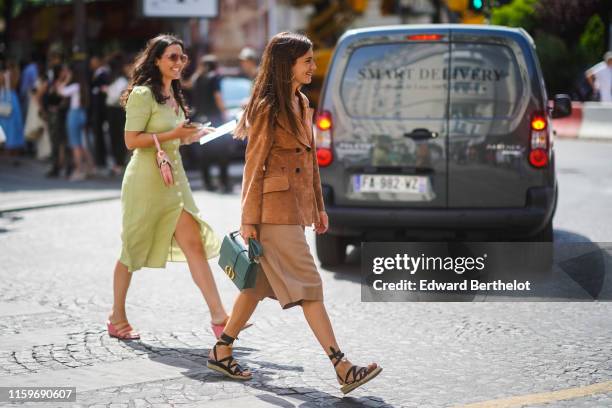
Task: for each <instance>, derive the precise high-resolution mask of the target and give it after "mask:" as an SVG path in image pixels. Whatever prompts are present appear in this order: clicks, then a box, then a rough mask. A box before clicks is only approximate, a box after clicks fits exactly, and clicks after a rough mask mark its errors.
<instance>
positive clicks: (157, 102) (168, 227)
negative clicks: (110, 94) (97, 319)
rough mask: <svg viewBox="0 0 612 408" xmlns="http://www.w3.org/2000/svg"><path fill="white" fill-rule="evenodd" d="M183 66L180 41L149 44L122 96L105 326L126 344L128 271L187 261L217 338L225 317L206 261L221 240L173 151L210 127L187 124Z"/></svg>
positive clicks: (131, 334)
mask: <svg viewBox="0 0 612 408" xmlns="http://www.w3.org/2000/svg"><path fill="white" fill-rule="evenodd" d="M187 61H188V58H187V55H185V52H184V47H183V42H182V41H181V40H179V39H178V38H176V37H174V36H171V35H160V36H157V37H155V38H153V39H151V40H150V41H149V42H148V43H147V46H146V48H145V49H144V50H143V51H142V52H141V53H140V54H139V55H138V56H137V57H136V60H135V62H134V69H133V74H132V78H131V80H130V84H129V86H128V89H127V90H126V91H125V92H124V94H123V96H122V99H121V101H122V105H123V106H125V110H126V123H125V144H126V146H127V147H128V149H130V150H132V149H133V150H134V154H133V155H132V158H131V160H130V162H129V164H128V166H127V168H126V171H125V175H124V178H123V185H122V187H121V206H122V213H123V215H122V216H123V220H122V223H123V231H122V233H121V239H122V249H121V255H120V258H119V260H118V261H117V264H116V266H115V271H114V281H113V293H114V300H113V308H112V311H111V313H110V315H109V317H108V322H107V328H108V334H109V335H110V336H112V337H117V338H120V339H124V340H130V339H137V338H140V336H139V334H138V333H136V332H135V331H134V330H133V329H132V326H131V325H130V324H129V323H128V318H127V313H126V310H125V299H126V296H127V291H128V288H129V285H130V280H131V278H132V273H133V272H135V271H137V270H139V269H140V268H142V267H149V268H163V267H165V265H166V262H167V261H175V262H176V261H185V260H186V261H187V263H188V265H189V270H190V272H191V276H192V277H193V280H194V282H195V283H196V285H197V286H198V288H199V289H200V291H201V293H202V295H203V296H204V299H205V301H206V303H207V304H208V308H209V310H210V314H211V328H212V330H213V332H214V333H215V335H216V336H218V335H220V333H221V332H222V331H223V328H224V327H225V323H226V322H227V319H228V315H227V313H226V311H225V308H224V307H223V303H222V302H221V298H220V296H219V292H218V290H217V286H216V284H215V280H214V278H213V275H212V272H211V269H210V266H209V264H208V261H207V258H208V259H209V258H214V257H216V256H217V255H218V254H219V248H220V242H219V239H218V238H217V237H216V236H215V233H214V232H213V230H212V228H211V227H210V226H209V225H208V224H207V223H206V222H205V221H204V220H203V219H202V218H201V214H200V212H199V211H198V208H197V206H196V204H195V201H194V199H193V196H192V193H191V189H190V188H189V182H188V180H187V176H186V174H185V170H184V169H183V165H182V161H181V158H180V154H179V150H178V148H179V145H180V144H181V143H193V142H194V141H196V140H198V139H199V138H200V137H202V136H203V135H205V134H207V133H209V132H210V131H212V130H213V129H211V128H205V129H199V128H196V127H192V126H189V125H188V123H187V121H186V120H185V118H186V116H187V112H188V109H187V106H186V104H185V99H184V97H183V93H182V89H181V82H180V78H181V73H182V71H183V69H184V68H185V66H186V64H187ZM156 141H159V144H160V145H161V148H162V149H163V150H164V151H165V152H166V153H167V155H168V157H169V159H170V162H171V164H172V176H173V179H174V180H173V184H171V185H169V186H166V185H165V183H164V181H163V180H162V177H160V173H159V169H158V167H157V163H156V152H157V150H156V147H155V146H156ZM143 203H146V205H143Z"/></svg>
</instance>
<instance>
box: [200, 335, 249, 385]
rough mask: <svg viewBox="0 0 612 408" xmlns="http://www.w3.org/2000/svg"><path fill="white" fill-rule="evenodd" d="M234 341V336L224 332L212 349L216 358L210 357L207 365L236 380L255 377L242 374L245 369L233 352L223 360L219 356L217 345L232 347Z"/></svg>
mask: <svg viewBox="0 0 612 408" xmlns="http://www.w3.org/2000/svg"><path fill="white" fill-rule="evenodd" d="M233 343H234V338H233V337H231V336H228V335H227V334H225V333H222V334H221V336H220V337H219V341H217V343H215V346H214V347H213V349H212V352H213V356H214V357H215V358H214V359H212V358H209V359H208V363H207V364H206V366H207V367H208V368H210V369H211V370H215V371H216V372H218V373H221V374H223V375H225V376H227V377H230V378H233V379H234V380H250V379H251V378H253V376H252V375H251V374H249V375H242V373H243V372H244V371H245V370H244V369H243V368H242V367H241V366H240V364H238V361H237V360H236V359H235V358H234V357H233V356H232V355H231V354H230V355H229V356H227V357H224V358H222V359H221V360H219V358H218V357H217V346H229V347H230V348H231V347H232V344H233Z"/></svg>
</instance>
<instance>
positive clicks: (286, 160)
mask: <svg viewBox="0 0 612 408" xmlns="http://www.w3.org/2000/svg"><path fill="white" fill-rule="evenodd" d="M315 68H316V65H315V63H314V60H313V53H312V43H311V42H310V40H309V39H308V38H306V37H305V36H303V35H300V34H294V33H280V34H277V35H276V36H274V37H273V38H272V39H271V40H270V42H269V43H268V45H267V46H266V49H265V51H264V54H263V58H262V64H261V67H260V70H259V73H258V75H257V78H256V80H255V86H254V89H253V96H252V97H251V100H250V101H249V103H248V105H247V108H246V111H245V113H244V115H243V117H242V119H241V121H240V123H239V124H238V128H237V130H236V136H237V137H238V138H246V137H248V145H247V151H246V163H245V168H244V177H243V185H242V220H241V222H242V225H241V228H240V232H241V235H242V237H243V238H244V239H245V241H247V240H248V238H257V239H258V240H259V241H260V242H261V244H262V246H263V250H264V254H263V256H262V257H261V259H260V264H261V268H260V271H259V272H258V276H257V281H256V285H255V288H253V289H245V290H243V291H242V292H241V293H240V295H239V296H238V298H237V299H236V303H235V304H234V308H233V311H232V314H231V316H230V320H229V321H228V323H227V325H226V326H225V331H224V332H223V334H222V335H221V337H220V341H218V342H217V343H216V344H215V346H214V347H213V348H212V350H211V351H210V354H209V360H208V367H210V368H211V369H213V370H216V371H218V372H220V373H222V374H224V375H226V376H228V377H231V378H235V379H241V380H248V379H250V378H251V373H250V372H249V371H248V370H245V369H243V368H242V367H240V365H239V364H238V363H237V361H236V360H235V359H234V358H233V357H232V343H233V341H234V339H235V338H236V336H238V333H239V331H240V328H241V327H243V326H244V324H245V323H246V322H247V320H248V319H249V317H250V316H251V315H252V314H253V312H254V311H255V308H256V306H257V303H258V302H259V301H260V300H262V299H263V298H265V297H270V298H273V299H277V300H278V302H279V303H280V305H281V307H282V308H284V309H286V308H289V307H292V306H296V305H300V306H301V307H302V310H303V312H304V316H305V317H306V320H307V321H308V324H309V326H310V328H311V330H312V331H313V333H314V335H315V336H316V338H317V340H318V341H319V343H320V344H321V347H323V350H324V351H325V352H326V353H329V354H328V357H329V358H330V360H331V361H332V363H333V365H334V368H335V370H336V372H337V376H338V382H339V383H340V385H341V391H342V392H343V393H345V394H346V393H348V392H350V391H352V390H353V389H355V388H357V387H359V386H360V385H363V384H365V383H366V382H368V381H369V380H371V379H372V378H374V377H375V376H376V375H378V374H379V373H380V371H381V370H382V368H381V367H379V366H378V365H377V364H376V363H372V364H370V365H368V366H367V367H358V366H355V365H352V364H351V363H350V362H349V361H348V360H346V359H345V358H344V353H342V352H341V351H340V350H339V347H338V343H337V342H336V338H335V336H334V331H333V329H332V325H331V322H330V320H329V316H328V315H327V311H326V309H325V305H324V304H323V289H322V284H321V276H320V275H319V272H318V270H317V267H316V265H315V262H314V259H313V257H312V254H311V253H310V248H309V247H308V244H307V242H306V237H305V235H304V230H305V227H306V226H313V225H314V229H315V231H316V233H318V234H323V233H325V232H326V231H327V228H328V219H327V214H326V213H325V207H324V204H323V197H322V194H321V180H320V177H319V167H318V165H317V157H316V148H315V141H314V138H313V134H312V110H311V109H310V108H309V107H308V99H307V98H306V96H304V94H302V93H301V92H300V88H301V86H302V85H305V84H308V83H310V82H311V80H312V73H313V72H314V70H315Z"/></svg>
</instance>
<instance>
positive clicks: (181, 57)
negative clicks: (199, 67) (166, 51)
mask: <svg viewBox="0 0 612 408" xmlns="http://www.w3.org/2000/svg"><path fill="white" fill-rule="evenodd" d="M167 58H168V59H169V60H170V61H172V62H173V63H177V62H179V60H180V61H181V63H183V64H186V63H187V61H189V57H188V56H187V55H186V54H177V53H174V52H173V53H172V54H170V55H167Z"/></svg>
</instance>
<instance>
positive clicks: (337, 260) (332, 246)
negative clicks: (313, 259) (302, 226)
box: [315, 234, 346, 266]
mask: <svg viewBox="0 0 612 408" xmlns="http://www.w3.org/2000/svg"><path fill="white" fill-rule="evenodd" d="M315 243H316V246H317V256H318V257H319V261H321V265H322V266H337V265H340V264H341V263H343V262H344V259H345V258H346V242H345V240H344V238H343V237H339V236H337V235H331V234H321V235H317V236H316V237H315Z"/></svg>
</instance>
